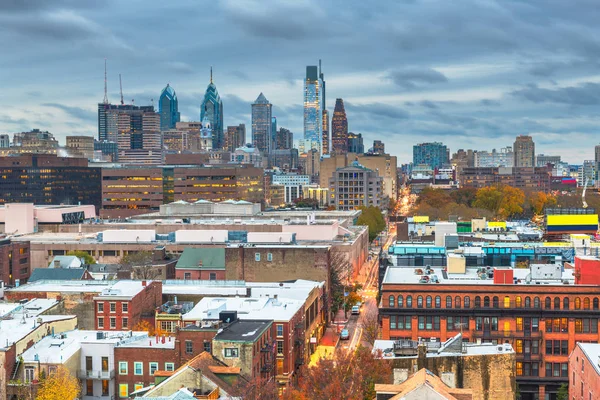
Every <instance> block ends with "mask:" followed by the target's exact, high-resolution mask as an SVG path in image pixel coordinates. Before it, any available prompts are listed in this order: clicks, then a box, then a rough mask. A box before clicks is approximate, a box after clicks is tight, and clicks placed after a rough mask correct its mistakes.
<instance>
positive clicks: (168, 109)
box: [158, 83, 180, 131]
mask: <svg viewBox="0 0 600 400" xmlns="http://www.w3.org/2000/svg"><path fill="white" fill-rule="evenodd" d="M158 113H159V114H160V130H161V131H166V130H168V129H175V124H177V123H178V122H179V120H180V114H179V104H178V102H177V94H175V90H173V88H172V87H171V86H170V85H169V84H168V83H167V86H166V87H165V88H164V89H163V90H162V92H161V93H160V99H159V100H158Z"/></svg>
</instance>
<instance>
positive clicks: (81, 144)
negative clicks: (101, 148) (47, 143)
mask: <svg viewBox="0 0 600 400" xmlns="http://www.w3.org/2000/svg"><path fill="white" fill-rule="evenodd" d="M66 140H67V149H69V150H73V151H74V152H75V154H76V155H77V156H79V157H84V158H87V159H88V160H93V159H94V137H93V136H67V139H66Z"/></svg>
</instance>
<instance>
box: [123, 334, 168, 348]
mask: <svg viewBox="0 0 600 400" xmlns="http://www.w3.org/2000/svg"><path fill="white" fill-rule="evenodd" d="M119 347H134V348H140V349H169V350H172V349H174V348H175V338H173V337H171V336H168V337H167V336H164V337H160V336H151V337H148V336H146V337H140V338H139V339H137V340H131V341H128V342H126V343H124V344H119Z"/></svg>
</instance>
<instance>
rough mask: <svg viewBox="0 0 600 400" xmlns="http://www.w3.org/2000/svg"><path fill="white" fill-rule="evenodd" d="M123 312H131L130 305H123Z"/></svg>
mask: <svg viewBox="0 0 600 400" xmlns="http://www.w3.org/2000/svg"><path fill="white" fill-rule="evenodd" d="M121 311H123V312H124V313H126V312H128V311H129V303H121Z"/></svg>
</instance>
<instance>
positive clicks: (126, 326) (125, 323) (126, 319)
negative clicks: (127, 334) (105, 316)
mask: <svg viewBox="0 0 600 400" xmlns="http://www.w3.org/2000/svg"><path fill="white" fill-rule="evenodd" d="M121 329H129V317H123V318H121Z"/></svg>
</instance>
